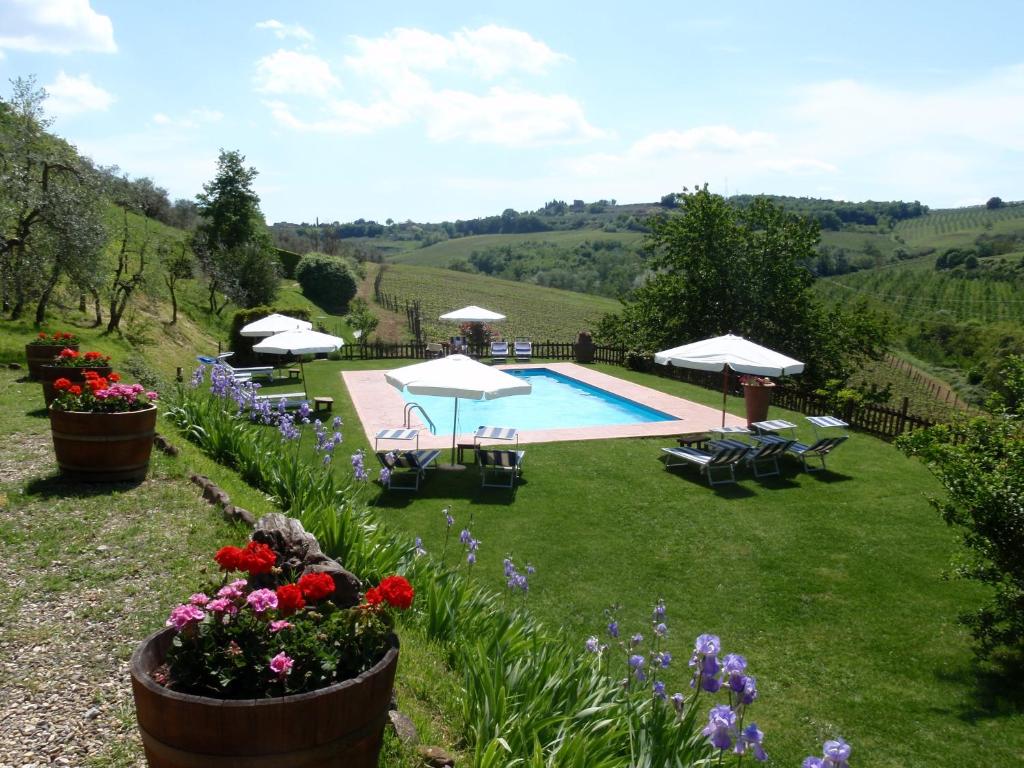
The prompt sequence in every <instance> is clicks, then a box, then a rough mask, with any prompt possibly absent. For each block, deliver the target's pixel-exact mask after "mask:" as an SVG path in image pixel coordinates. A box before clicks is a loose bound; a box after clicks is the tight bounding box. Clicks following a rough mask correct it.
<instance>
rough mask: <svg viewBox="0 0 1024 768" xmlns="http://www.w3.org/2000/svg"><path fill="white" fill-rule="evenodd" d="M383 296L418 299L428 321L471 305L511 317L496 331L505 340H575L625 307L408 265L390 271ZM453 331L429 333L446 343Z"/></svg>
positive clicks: (431, 327)
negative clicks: (611, 313)
mask: <svg viewBox="0 0 1024 768" xmlns="http://www.w3.org/2000/svg"><path fill="white" fill-rule="evenodd" d="M383 290H384V291H385V292H387V293H391V294H394V295H397V296H399V297H400V298H402V299H406V298H407V299H410V300H411V299H419V300H420V302H421V305H422V307H423V316H424V317H425V318H436V317H438V316H440V315H442V314H444V313H445V312H450V311H451V310H453V309H458V308H459V307H463V306H466V305H468V304H476V305H478V306H481V307H486V308H487V309H491V310H494V311H495V312H501V313H502V314H504V315H507V317H508V320H507V321H505V322H504V323H501V324H499V325H497V326H496V327H498V329H499V330H500V332H501V333H502V334H503V335H505V336H506V337H512V336H530V337H531V338H533V339H534V340H535V341H544V340H548V339H550V340H554V341H569V340H571V339H574V338H575V337H576V334H577V333H578V332H579V331H581V330H583V329H591V328H593V327H594V325H595V324H596V323H597V321H598V320H599V319H600V317H601V316H602V315H604V314H605V313H608V312H615V311H617V310H618V309H619V306H620V305H619V303H618V302H617V301H615V300H613V299H606V298H603V297H600V296H590V295H588V294H584V293H574V292H573V291H560V290H557V289H555V288H543V287H540V286H536V285H530V284H529V283H517V282H513V281H511V280H498V279H496V278H493V277H487V276H486V275H471V274H467V273H465V272H453V271H451V270H448V269H438V268H436V267H417V266H412V265H406V264H396V265H392V266H389V267H387V272H386V274H385V276H384V281H383ZM454 328H455V326H454V325H452V324H448V325H445V324H442V323H440V322H432V323H429V324H428V327H427V328H426V329H425V330H426V331H427V334H428V336H430V337H437V338H444V337H447V336H449V335H451V333H452V332H453V329H454Z"/></svg>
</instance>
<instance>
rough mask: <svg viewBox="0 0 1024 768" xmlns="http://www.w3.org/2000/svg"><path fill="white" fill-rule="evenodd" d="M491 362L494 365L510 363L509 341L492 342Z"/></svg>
mask: <svg viewBox="0 0 1024 768" xmlns="http://www.w3.org/2000/svg"><path fill="white" fill-rule="evenodd" d="M491 362H492V363H507V362H508V342H507V341H492V342H491Z"/></svg>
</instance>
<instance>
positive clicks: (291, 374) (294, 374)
mask: <svg viewBox="0 0 1024 768" xmlns="http://www.w3.org/2000/svg"><path fill="white" fill-rule="evenodd" d="M301 375H302V372H301V371H300V370H299V369H298V368H289V369H288V380H289V381H291V380H292V379H295V380H296V381H298V380H299V376H301Z"/></svg>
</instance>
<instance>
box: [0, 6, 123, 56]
mask: <svg viewBox="0 0 1024 768" xmlns="http://www.w3.org/2000/svg"><path fill="white" fill-rule="evenodd" d="M2 48H7V49H9V50H17V51H29V52H31V53H60V54H68V53H74V52H76V51H95V52H99V53H115V52H116V51H117V44H116V43H115V42H114V25H113V24H112V23H111V21H110V17H109V16H104V15H102V14H99V13H97V12H96V11H94V10H93V9H92V7H91V6H90V4H89V0H4V2H3V3H0V49H2Z"/></svg>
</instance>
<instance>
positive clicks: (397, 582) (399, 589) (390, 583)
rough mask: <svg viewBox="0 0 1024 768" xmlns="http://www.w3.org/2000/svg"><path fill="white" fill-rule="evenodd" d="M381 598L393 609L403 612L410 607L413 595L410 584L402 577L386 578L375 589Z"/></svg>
mask: <svg viewBox="0 0 1024 768" xmlns="http://www.w3.org/2000/svg"><path fill="white" fill-rule="evenodd" d="M377 589H378V590H380V594H381V596H382V597H383V598H384V599H385V600H386V601H387V602H388V605H391V606H393V607H395V608H400V609H401V610H403V611H404V610H405V609H406V608H408V607H409V606H411V605H412V598H413V596H414V595H415V592H414V591H413V588H412V584H410V583H409V581H408V580H407V579H406V578H405V577H404V576H388V577H387V578H386V579H384V581H382V582H381V583H380V586H379V587H377Z"/></svg>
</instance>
